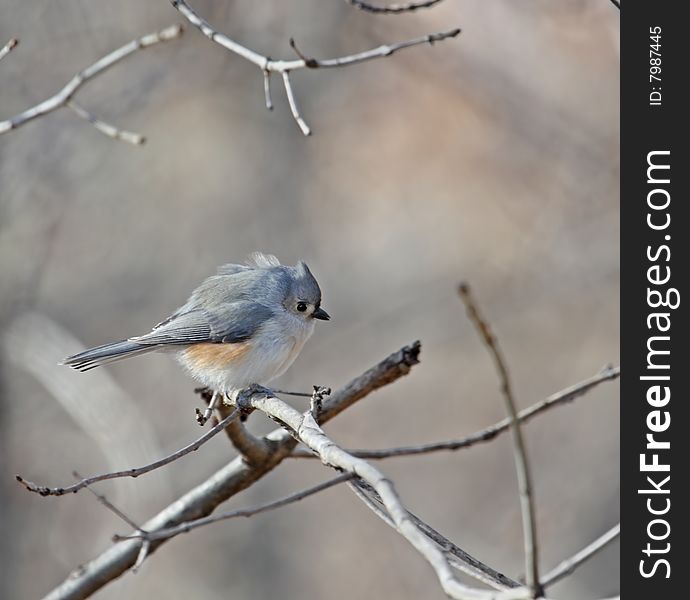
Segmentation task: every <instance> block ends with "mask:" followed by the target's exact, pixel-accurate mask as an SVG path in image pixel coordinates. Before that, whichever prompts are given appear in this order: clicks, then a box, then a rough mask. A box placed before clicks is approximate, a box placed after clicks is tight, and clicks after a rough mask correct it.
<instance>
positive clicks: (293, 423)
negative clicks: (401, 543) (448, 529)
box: [251, 395, 526, 600]
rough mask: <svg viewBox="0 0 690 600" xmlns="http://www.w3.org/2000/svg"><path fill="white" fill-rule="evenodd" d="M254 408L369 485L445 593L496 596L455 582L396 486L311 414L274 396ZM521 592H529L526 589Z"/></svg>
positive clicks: (485, 599) (255, 401) (254, 401)
mask: <svg viewBox="0 0 690 600" xmlns="http://www.w3.org/2000/svg"><path fill="white" fill-rule="evenodd" d="M251 406H252V407H253V408H255V409H257V410H260V411H261V412H263V413H264V414H266V415H268V416H269V417H270V418H272V419H274V420H276V421H278V422H280V423H283V424H284V426H285V427H286V428H287V431H288V432H289V433H290V434H291V435H293V436H295V437H296V438H297V439H299V441H301V442H302V443H303V444H304V445H306V446H307V447H308V448H311V449H312V450H313V451H314V452H316V453H317V454H318V455H319V457H320V458H321V461H322V462H323V463H324V464H326V465H329V466H332V467H335V468H337V469H340V470H343V471H345V472H346V473H351V474H353V475H356V476H357V477H358V478H360V479H362V480H363V481H365V482H366V483H367V484H369V485H370V486H371V487H372V488H373V489H374V490H375V491H376V493H377V494H378V495H379V497H380V498H381V501H382V503H383V505H384V507H385V509H386V512H387V513H388V515H389V516H390V518H391V520H392V521H393V523H394V524H395V528H396V530H397V531H398V532H399V533H400V534H401V535H402V536H403V537H404V538H405V539H406V540H407V541H408V542H410V544H411V545H412V546H413V547H414V548H415V549H416V550H417V551H418V552H419V553H420V554H421V555H422V556H423V557H424V558H425V559H426V560H427V562H428V563H429V564H430V565H431V566H432V567H433V569H434V571H435V572H436V575H437V577H438V580H439V583H440V584H441V586H442V588H443V590H444V591H445V592H446V594H448V595H449V596H450V597H452V598H458V599H462V600H465V599H466V600H475V599H476V600H480V599H481V600H489V599H493V598H496V597H497V596H496V595H495V593H493V592H486V591H484V590H479V589H476V588H472V587H469V586H467V585H465V584H463V583H462V582H461V581H459V580H458V579H456V578H455V576H454V575H453V571H452V569H451V567H450V564H449V563H448V560H447V558H446V555H445V553H444V552H443V551H442V550H441V549H440V548H439V547H438V546H437V545H436V543H435V542H433V541H432V540H430V539H429V538H428V537H427V536H426V535H425V534H424V533H423V532H422V531H421V530H420V529H419V527H418V526H417V525H416V524H415V522H414V521H413V520H412V519H411V517H410V514H409V513H408V511H407V509H406V508H405V507H404V505H403V504H402V502H401V501H400V498H399V496H398V494H397V492H396V491H395V488H394V487H393V484H392V483H391V482H390V481H389V480H388V479H386V477H385V476H384V475H383V473H381V472H380V471H379V470H378V469H376V468H375V467H374V466H372V465H371V464H369V463H367V462H366V461H364V460H362V459H361V458H357V457H355V456H352V455H351V454H348V453H347V452H346V451H345V450H343V449H342V448H340V447H339V446H337V445H336V444H335V442H333V440H331V439H330V438H328V437H327V436H326V434H325V433H324V432H323V430H322V429H321V427H319V425H318V424H317V422H316V420H315V419H314V417H313V415H312V412H311V411H307V412H306V413H305V414H303V415H302V414H300V413H299V412H298V411H296V410H295V409H294V408H292V407H291V406H290V405H288V404H286V403H285V402H283V401H282V400H280V399H278V398H276V397H275V396H266V395H264V396H253V397H252V398H251ZM510 591H512V590H510ZM522 591H523V592H525V593H526V590H524V588H523V589H522Z"/></svg>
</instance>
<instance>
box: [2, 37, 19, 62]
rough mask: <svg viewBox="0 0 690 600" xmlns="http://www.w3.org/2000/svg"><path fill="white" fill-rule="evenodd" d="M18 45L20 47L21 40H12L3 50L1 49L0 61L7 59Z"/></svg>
mask: <svg viewBox="0 0 690 600" xmlns="http://www.w3.org/2000/svg"><path fill="white" fill-rule="evenodd" d="M18 45H19V40H18V39H17V38H12V39H11V40H10V41H9V42H7V43H6V44H5V45H4V46H3V47H2V48H0V60H2V59H3V58H5V57H6V56H7V55H8V54H9V53H10V52H12V50H14V49H15V48H16V47H17V46H18Z"/></svg>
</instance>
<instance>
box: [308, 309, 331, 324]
mask: <svg viewBox="0 0 690 600" xmlns="http://www.w3.org/2000/svg"><path fill="white" fill-rule="evenodd" d="M311 316H312V317H314V318H315V319H319V320H320V321H330V320H331V315H329V314H328V313H327V312H326V311H325V310H324V309H323V308H321V307H319V308H317V309H316V310H315V311H314V312H313V313H312V315H311Z"/></svg>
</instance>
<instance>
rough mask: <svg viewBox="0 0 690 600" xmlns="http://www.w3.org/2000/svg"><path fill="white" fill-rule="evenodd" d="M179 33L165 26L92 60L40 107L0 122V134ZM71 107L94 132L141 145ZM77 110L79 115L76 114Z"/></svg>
mask: <svg viewBox="0 0 690 600" xmlns="http://www.w3.org/2000/svg"><path fill="white" fill-rule="evenodd" d="M182 31H183V29H182V26H181V25H172V26H170V27H166V28H165V29H161V30H160V31H157V32H154V33H149V34H148V35H145V36H142V37H140V38H138V39H136V40H132V41H131V42H129V43H128V44H125V45H124V46H122V47H121V48H118V49H117V50H115V51H113V52H111V53H110V54H108V55H107V56H104V57H103V58H101V59H100V60H98V61H96V62H95V63H93V64H92V65H91V66H89V67H86V68H85V69H84V70H83V71H80V72H79V73H77V74H76V75H75V76H74V77H73V78H72V79H71V80H70V81H69V82H68V83H67V85H65V87H63V88H62V89H61V90H60V91H59V92H57V93H56V94H55V95H53V96H51V97H50V98H48V99H47V100H44V101H43V102H41V103H40V104H37V105H36V106H34V107H32V108H29V109H27V110H25V111H23V112H21V113H19V114H18V115H16V116H14V117H12V118H11V119H7V120H5V121H0V134H2V133H6V132H7V131H10V130H12V129H16V128H17V127H20V126H21V125H24V124H25V123H28V122H29V121H32V120H33V119H36V118H38V117H42V116H43V115H45V114H47V113H50V112H52V111H54V110H57V109H58V108H61V107H63V106H67V105H68V103H69V102H70V101H71V100H72V99H73V98H74V95H75V94H76V93H77V92H78V91H79V89H80V88H81V87H82V86H83V85H84V84H85V83H87V82H88V81H89V80H90V79H93V78H94V77H96V76H97V75H100V74H101V73H103V72H104V71H105V70H106V69H108V68H110V67H112V66H113V65H114V64H116V63H118V62H120V61H121V60H122V59H124V58H126V57H127V56H129V55H130V54H133V53H134V52H136V51H137V50H142V49H144V48H148V47H149V46H153V45H154V44H158V43H160V42H167V41H169V40H173V39H175V38H178V37H180V35H181V34H182ZM71 108H72V110H74V111H75V112H76V114H78V115H79V116H80V117H82V118H85V119H86V120H88V121H89V122H91V124H92V125H94V126H95V127H96V129H98V130H99V131H101V132H102V133H105V134H106V135H109V136H110V137H113V138H117V139H125V141H130V142H131V143H139V144H140V143H142V142H141V141H138V142H134V141H133V140H135V139H143V138H137V134H130V133H128V132H119V130H118V129H116V128H115V127H113V126H112V125H108V124H107V123H103V121H99V120H98V119H96V118H95V117H93V120H92V118H91V115H89V113H87V112H86V111H84V110H83V109H81V107H77V108H75V107H74V106H73V107H71ZM80 111H83V112H81V113H80ZM118 132H119V133H122V134H124V137H121V136H119V135H117V133H118ZM132 136H133V137H132ZM127 138H128V139H127Z"/></svg>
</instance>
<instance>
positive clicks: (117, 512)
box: [72, 471, 141, 531]
mask: <svg viewBox="0 0 690 600" xmlns="http://www.w3.org/2000/svg"><path fill="white" fill-rule="evenodd" d="M72 475H74V477H75V479H78V480H82V481H83V478H82V476H81V475H79V473H77V472H76V471H73V472H72ZM84 487H85V488H86V489H87V490H89V492H91V493H92V494H93V495H94V496H95V497H96V500H98V502H100V503H101V504H102V505H103V506H105V507H106V508H107V509H108V510H109V511H110V512H112V513H113V514H114V515H116V516H117V517H119V518H120V519H122V520H123V521H124V522H125V523H127V525H129V526H130V527H131V528H132V529H134V530H136V531H141V527H139V525H137V524H136V523H135V522H134V520H133V519H130V518H129V517H128V516H127V515H126V514H125V513H123V512H122V511H121V510H120V509H119V508H118V507H117V506H115V505H114V504H113V503H112V502H110V500H108V499H107V498H106V497H105V496H104V495H103V494H99V493H98V492H97V491H96V490H94V489H93V488H92V487H91V486H90V485H89V484H86V485H85V486H84Z"/></svg>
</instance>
